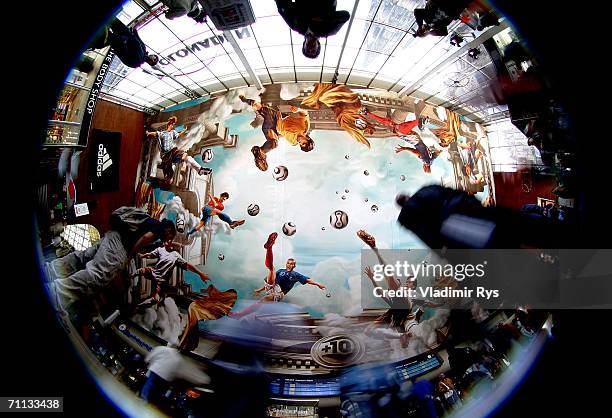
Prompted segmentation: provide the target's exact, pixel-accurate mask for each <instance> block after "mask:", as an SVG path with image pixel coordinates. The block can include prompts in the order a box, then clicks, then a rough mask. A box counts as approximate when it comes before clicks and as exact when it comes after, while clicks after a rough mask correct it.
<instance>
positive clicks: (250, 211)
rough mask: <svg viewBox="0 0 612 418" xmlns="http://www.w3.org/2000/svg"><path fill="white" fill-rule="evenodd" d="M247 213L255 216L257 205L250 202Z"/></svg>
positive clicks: (257, 210)
mask: <svg viewBox="0 0 612 418" xmlns="http://www.w3.org/2000/svg"><path fill="white" fill-rule="evenodd" d="M247 213H248V214H249V215H251V216H257V215H258V214H259V205H258V204H257V203H251V204H250V205H249V207H248V208H247Z"/></svg>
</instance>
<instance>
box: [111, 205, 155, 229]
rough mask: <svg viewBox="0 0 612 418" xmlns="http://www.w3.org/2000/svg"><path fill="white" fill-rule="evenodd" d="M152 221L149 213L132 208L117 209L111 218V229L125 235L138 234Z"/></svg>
mask: <svg viewBox="0 0 612 418" xmlns="http://www.w3.org/2000/svg"><path fill="white" fill-rule="evenodd" d="M148 219H151V216H149V214H148V213H146V212H145V211H144V210H142V209H138V208H135V207H131V206H121V207H120V208H118V209H115V210H114V211H113V213H111V216H110V221H109V223H110V227H111V229H113V230H115V231H117V232H119V233H120V234H123V233H125V232H127V233H134V232H137V231H138V230H139V229H140V228H141V227H142V226H143V224H144V223H145V222H146V221H147V220H148Z"/></svg>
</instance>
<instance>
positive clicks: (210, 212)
mask: <svg viewBox="0 0 612 418" xmlns="http://www.w3.org/2000/svg"><path fill="white" fill-rule="evenodd" d="M208 197H209V198H210V200H209V201H208V205H206V206H204V207H203V208H202V219H201V220H200V223H199V224H198V225H197V226H196V227H195V228H193V229H192V230H191V231H189V232H188V233H187V236H189V235H191V234H193V233H195V232H197V231H199V230H200V229H202V227H203V226H205V225H206V222H207V221H208V218H210V217H211V216H215V215H217V216H218V217H219V219H221V220H222V221H223V222H225V223H226V224H228V225H229V226H230V228H232V229H234V228H236V227H237V226H240V225H242V224H244V222H245V220H244V219H240V220H238V221H233V220H232V218H230V217H229V216H228V215H227V214H226V213H224V212H223V209H225V206H223V202H225V201H226V200H227V199H229V193H228V192H223V193H221V194H220V195H219V197H214V196H213V195H211V194H209V195H208Z"/></svg>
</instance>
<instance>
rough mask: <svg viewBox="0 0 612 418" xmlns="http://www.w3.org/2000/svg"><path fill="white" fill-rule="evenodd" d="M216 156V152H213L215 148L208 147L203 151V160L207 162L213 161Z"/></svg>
mask: <svg viewBox="0 0 612 418" xmlns="http://www.w3.org/2000/svg"><path fill="white" fill-rule="evenodd" d="M214 156H215V153H214V152H213V150H212V149H211V148H206V149H205V150H204V152H202V161H204V162H205V163H209V162H211V161H212V159H213V157H214Z"/></svg>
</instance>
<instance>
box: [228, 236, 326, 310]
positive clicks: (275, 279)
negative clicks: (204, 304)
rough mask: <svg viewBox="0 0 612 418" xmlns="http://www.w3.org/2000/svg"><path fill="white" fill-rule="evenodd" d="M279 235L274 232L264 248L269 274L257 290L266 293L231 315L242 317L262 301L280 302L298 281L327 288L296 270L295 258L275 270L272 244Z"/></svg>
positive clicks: (289, 259)
mask: <svg viewBox="0 0 612 418" xmlns="http://www.w3.org/2000/svg"><path fill="white" fill-rule="evenodd" d="M277 237H278V234H277V233H276V232H272V233H271V234H270V236H269V237H268V240H267V241H266V243H265V244H264V248H265V249H266V261H265V264H266V267H267V268H268V275H267V276H266V278H265V280H264V285H263V286H262V287H260V288H259V289H256V290H255V295H256V296H259V295H260V294H261V293H264V296H263V297H262V298H261V299H260V300H259V301H258V302H257V303H254V304H253V305H251V306H249V307H247V308H245V309H243V310H242V311H240V312H232V313H230V314H229V316H233V317H242V316H245V315H247V314H249V313H251V312H253V311H255V310H257V308H258V307H259V305H260V304H261V303H264V302H279V301H281V300H283V298H284V297H285V295H286V294H287V293H289V292H290V291H291V289H293V286H294V285H295V284H296V283H300V284H302V285H305V284H309V285H313V286H317V287H318V288H319V289H321V290H324V289H325V285H323V284H321V283H317V282H315V281H314V280H312V279H311V278H309V277H306V276H304V275H303V274H300V273H298V272H297V271H295V266H296V262H295V259H293V258H288V259H287V263H286V264H285V268H284V269H278V270H274V256H273V252H272V246H273V245H274V242H275V241H276V238H277Z"/></svg>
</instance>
